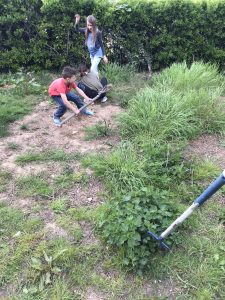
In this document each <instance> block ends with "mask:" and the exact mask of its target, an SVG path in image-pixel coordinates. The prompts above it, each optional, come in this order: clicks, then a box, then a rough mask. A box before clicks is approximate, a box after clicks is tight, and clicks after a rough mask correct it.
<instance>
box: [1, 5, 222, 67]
mask: <svg viewBox="0 0 225 300" xmlns="http://www.w3.org/2000/svg"><path fill="white" fill-rule="evenodd" d="M1 2H2V3H1V17H0V24H1V28H2V30H1V40H2V43H1V52H2V57H1V61H0V70H2V71H5V70H17V69H18V68H20V67H29V68H32V69H43V68H44V69H59V68H61V67H62V66H64V65H66V64H70V65H74V66H76V65H78V64H79V63H81V62H83V61H86V60H89V57H88V52H87V49H86V47H85V45H84V37H83V36H82V35H81V34H78V33H76V32H75V31H74V22H73V16H74V13H75V12H76V13H79V14H80V15H81V17H82V19H81V25H85V18H84V17H85V16H87V15H89V14H93V15H95V16H96V18H97V21H98V24H99V28H100V29H103V36H104V44H105V47H106V53H107V55H108V57H109V59H110V61H113V62H117V63H119V64H127V63H133V64H134V65H135V66H137V67H138V68H140V69H145V68H146V67H147V64H148V63H150V62H151V64H152V68H153V69H154V70H159V69H161V68H164V67H167V66H169V65H171V63H173V62H181V61H184V60H185V61H186V62H187V63H191V62H193V61H196V60H202V61H205V62H211V63H216V64H218V65H219V67H220V69H224V61H225V47H224V40H225V23H224V19H225V1H224V0H217V1H216V0H215V1H210V0H207V1H190V0H171V1H169V0H168V1H166V0H164V1H163V0H162V1H131V0H130V1H119V2H118V1H113V3H110V2H112V1H109V2H107V1H101V0H98V1H82V0H77V1H74V0H66V1H65V0H60V1H59V0H45V1H44V0H43V1H41V0H36V1H34V0H10V1H4V0H1Z"/></svg>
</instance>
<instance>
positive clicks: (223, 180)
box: [147, 170, 225, 250]
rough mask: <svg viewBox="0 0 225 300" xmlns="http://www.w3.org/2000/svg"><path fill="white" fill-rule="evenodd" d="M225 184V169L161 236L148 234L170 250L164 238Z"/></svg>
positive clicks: (150, 232)
mask: <svg viewBox="0 0 225 300" xmlns="http://www.w3.org/2000/svg"><path fill="white" fill-rule="evenodd" d="M224 184H225V170H224V171H223V172H222V173H221V174H220V176H219V177H218V178H217V179H216V180H215V181H213V182H212V183H211V184H210V185H209V186H208V188H207V189H206V190H205V191H204V192H203V193H202V194H201V195H200V196H199V197H198V198H197V199H196V200H195V201H194V202H193V203H192V205H191V206H189V207H188V208H187V209H186V210H185V211H184V213H183V214H182V215H180V216H179V217H178V218H177V219H176V220H175V221H174V222H173V223H172V224H171V225H170V226H169V227H168V228H167V229H166V230H165V231H163V232H162V233H161V234H160V235H159V236H158V235H157V234H155V233H153V232H152V231H148V232H147V233H148V235H150V236H151V237H153V238H154V239H155V240H156V241H158V242H159V245H160V247H161V248H162V249H165V250H170V247H169V246H168V245H167V244H166V243H164V239H165V238H166V237H167V236H168V235H169V234H171V232H172V231H174V230H175V228H176V227H178V226H179V225H180V224H182V223H183V222H184V221H185V220H186V219H187V218H188V217H189V216H190V215H191V214H192V213H193V212H194V211H195V210H196V209H197V208H198V207H200V206H201V205H202V204H204V203H205V202H206V201H207V200H208V199H209V198H210V197H211V196H212V195H214V194H215V193H216V192H217V191H218V190H219V189H220V188H221V187H222V186H223V185H224Z"/></svg>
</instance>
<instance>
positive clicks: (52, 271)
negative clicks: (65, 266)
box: [31, 249, 68, 291]
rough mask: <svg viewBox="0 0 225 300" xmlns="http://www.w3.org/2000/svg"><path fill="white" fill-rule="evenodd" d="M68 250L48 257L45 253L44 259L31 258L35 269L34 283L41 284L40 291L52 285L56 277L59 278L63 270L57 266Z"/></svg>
mask: <svg viewBox="0 0 225 300" xmlns="http://www.w3.org/2000/svg"><path fill="white" fill-rule="evenodd" d="M67 250H68V249H62V250H60V251H58V252H57V253H56V254H55V255H53V256H48V255H47V254H46V252H45V251H43V257H42V258H36V257H32V258H31V267H32V269H34V271H35V272H34V275H33V283H36V282H38V283H39V287H38V289H39V291H42V290H43V289H44V288H45V287H46V286H47V285H49V284H50V283H52V280H53V278H54V277H56V276H59V275H60V273H61V269H60V268H59V267H58V266H57V260H58V258H59V257H60V256H62V255H63V254H64V253H65V252H66V251H67Z"/></svg>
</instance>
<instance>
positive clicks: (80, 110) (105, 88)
mask: <svg viewBox="0 0 225 300" xmlns="http://www.w3.org/2000/svg"><path fill="white" fill-rule="evenodd" d="M109 87H110V86H109V85H106V86H104V87H103V89H101V90H100V91H99V92H98V95H97V96H95V97H94V98H93V99H91V101H89V102H88V103H85V104H84V105H83V106H82V107H81V108H79V113H78V114H75V113H72V114H71V115H70V116H68V117H67V118H66V119H64V120H63V121H62V122H61V124H60V127H62V125H63V124H64V123H66V122H67V121H69V120H70V119H71V118H73V117H74V116H78V115H79V114H80V113H81V112H82V110H83V109H84V108H86V107H87V106H89V105H90V104H92V103H94V102H95V100H97V99H98V98H99V97H100V96H101V95H102V94H103V93H105V92H107V91H108V90H109Z"/></svg>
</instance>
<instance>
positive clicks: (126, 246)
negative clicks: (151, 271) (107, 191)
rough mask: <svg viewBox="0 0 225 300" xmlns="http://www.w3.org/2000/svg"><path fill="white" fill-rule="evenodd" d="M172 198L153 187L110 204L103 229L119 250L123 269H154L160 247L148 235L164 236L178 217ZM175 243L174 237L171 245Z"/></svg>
mask: <svg viewBox="0 0 225 300" xmlns="http://www.w3.org/2000/svg"><path fill="white" fill-rule="evenodd" d="M171 197H172V194H171V193H169V192H167V191H163V190H159V189H156V188H154V187H152V186H150V187H148V188H142V189H141V190H140V191H138V192H133V193H130V194H128V195H126V196H124V197H122V198H115V199H114V198H113V199H111V201H110V202H108V203H107V204H106V206H105V210H104V211H103V213H102V215H101V220H100V223H99V224H100V229H101V230H102V235H103V238H104V239H105V240H106V241H107V243H108V244H110V245H113V246H116V247H117V248H118V249H119V253H120V255H121V256H122V263H123V265H125V266H130V267H132V268H134V269H137V270H139V271H140V270H142V269H143V268H146V267H150V266H151V259H152V257H153V254H154V253H155V252H158V251H159V245H158V244H157V242H155V241H154V240H152V238H151V237H150V236H149V235H148V234H147V231H148V230H151V231H153V232H154V233H156V234H160V233H161V232H162V231H163V230H165V229H166V228H167V227H168V225H169V224H170V223H171V221H172V219H173V218H174V216H175V215H176V214H178V208H177V205H174V201H173V205H171V204H170V201H171ZM172 241H173V238H171V237H170V239H169V240H168V243H169V244H170V243H171V242H172Z"/></svg>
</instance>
